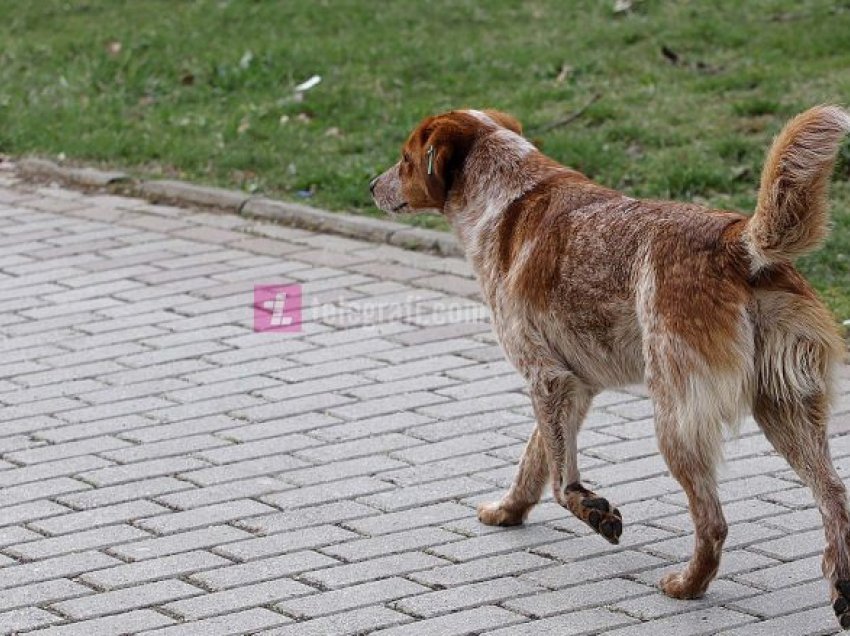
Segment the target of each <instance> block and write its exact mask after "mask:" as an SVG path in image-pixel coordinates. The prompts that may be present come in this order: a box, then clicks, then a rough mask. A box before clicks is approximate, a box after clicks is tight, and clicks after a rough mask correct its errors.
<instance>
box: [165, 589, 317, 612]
mask: <svg viewBox="0 0 850 636" xmlns="http://www.w3.org/2000/svg"><path fill="white" fill-rule="evenodd" d="M314 591H315V589H314V588H312V587H309V586H307V585H304V584H302V583H297V582H295V581H293V580H291V579H276V580H273V581H265V582H263V583H254V584H251V585H243V586H240V587H238V588H234V589H231V590H226V591H222V592H213V593H210V594H204V595H203V596H197V597H194V598H188V599H185V600H182V601H177V602H173V603H168V604H166V605H164V606H163V608H164V609H165V610H167V611H169V612H172V613H174V614H176V615H177V616H180V617H182V618H184V619H189V620H198V619H201V618H207V617H209V616H215V615H218V614H225V613H228V612H235V611H238V610H243V609H248V608H251V607H257V606H260V605H268V604H270V603H275V602H277V601H282V600H284V599H287V598H290V597H293V596H303V595H305V594H309V593H311V592H314Z"/></svg>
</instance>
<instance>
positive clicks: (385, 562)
mask: <svg viewBox="0 0 850 636" xmlns="http://www.w3.org/2000/svg"><path fill="white" fill-rule="evenodd" d="M446 563H447V561H445V560H444V559H439V558H437V557H434V556H431V555H428V554H425V553H423V552H403V553H400V554H394V555H390V556H386V557H381V558H377V559H371V560H369V561H362V562H360V563H350V564H346V565H337V566H334V567H330V568H325V569H323V570H316V571H314V572H308V573H305V574H302V575H301V577H300V578H301V579H302V580H304V581H306V582H308V583H312V584H314V585H319V586H323V587H326V588H329V589H339V588H341V587H346V586H349V585H355V584H357V583H365V582H367V581H373V580H377V579H381V578H386V577H390V576H398V575H401V574H409V573H412V572H417V571H419V570H426V569H429V568H434V567H437V566H441V565H445V564H446Z"/></svg>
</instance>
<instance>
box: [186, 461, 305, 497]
mask: <svg viewBox="0 0 850 636" xmlns="http://www.w3.org/2000/svg"><path fill="white" fill-rule="evenodd" d="M202 465H206V464H202ZM309 465H310V464H309V463H307V462H305V461H302V460H300V459H297V458H295V457H291V456H290V455H284V454H277V455H269V456H267V457H257V458H256V459H247V460H245V461H241V462H233V463H231V464H222V465H221V466H209V467H207V468H199V469H196V470H194V469H193V470H186V471H183V472H182V473H181V475H180V476H181V478H182V479H185V480H187V481H189V482H192V483H195V484H198V485H201V486H212V485H216V484H224V483H226V482H228V481H233V480H237V479H238V480H244V479H248V478H251V477H256V476H258V475H259V476H261V475H268V474H276V473H280V472H283V471H286V470H292V469H294V468H304V467H306V466H309ZM287 488H289V486H287V484H285V483H284V482H282V481H281V482H280V485H279V486H278V487H276V488H275V489H274V490H286V489H287Z"/></svg>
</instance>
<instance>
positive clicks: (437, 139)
mask: <svg viewBox="0 0 850 636" xmlns="http://www.w3.org/2000/svg"><path fill="white" fill-rule="evenodd" d="M476 123H477V122H476V121H475V120H474V119H473V118H470V117H463V116H459V115H457V114H454V113H453V114H451V115H449V116H445V117H438V118H435V119H434V120H433V122H432V123H431V125H430V126H427V127H424V128H423V129H422V138H421V143H420V145H419V148H420V152H421V156H420V157H419V158H418V161H419V169H420V175H421V178H422V183H423V184H424V185H425V191H426V192H427V194H428V198H429V199H431V203H432V204H433V207H435V208H438V209H442V208H443V206H444V205H445V204H446V199H447V197H448V194H449V191H450V190H451V189H452V186H453V185H454V183H455V179H456V177H457V175H458V173H459V172H460V170H461V169H462V168H463V163H464V161H465V160H466V155H467V154H468V153H469V149H470V147H471V146H472V142H473V140H474V139H475V134H476V130H477V126H476Z"/></svg>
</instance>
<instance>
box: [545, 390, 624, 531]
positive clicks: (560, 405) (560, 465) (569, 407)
mask: <svg viewBox="0 0 850 636" xmlns="http://www.w3.org/2000/svg"><path fill="white" fill-rule="evenodd" d="M530 389H531V400H532V404H533V405H534V413H535V415H536V417H537V430H538V431H539V433H540V436H541V438H542V439H543V445H544V447H545V448H546V457H547V459H548V463H549V473H550V475H551V478H552V489H553V492H554V495H555V500H556V501H557V502H558V503H559V504H561V505H562V506H563V507H564V508H566V509H567V510H569V511H570V512H572V513H573V514H574V515H575V516H576V517H578V518H579V519H581V520H582V521H584V522H585V523H586V524H587V525H589V526H590V527H591V528H593V529H594V530H595V531H596V532H598V533H599V534H601V535H602V536H603V537H604V538H605V539H607V540H608V541H610V542H611V543H618V542H619V540H620V535H621V534H622V532H623V521H622V516H621V515H620V511H619V510H617V509H616V508H614V507H613V506H611V504H609V503H608V500H607V499H605V498H603V497H599V496H598V495H596V494H595V493H593V492H591V491H590V490H588V489H587V488H585V487H584V486H583V485H582V483H581V479H580V476H579V470H578V444H577V438H578V432H579V429H580V428H581V425H582V422H583V421H584V418H585V415H586V414H587V411H588V409H589V408H590V403H591V401H592V400H593V391H592V390H591V389H590V387H588V386H587V385H586V384H584V383H583V382H582V381H581V380H579V379H578V378H576V377H575V376H574V375H571V374H567V373H562V374H557V375H553V374H541V375H540V376H539V377H535V378H533V380H532V382H531V384H530Z"/></svg>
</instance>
